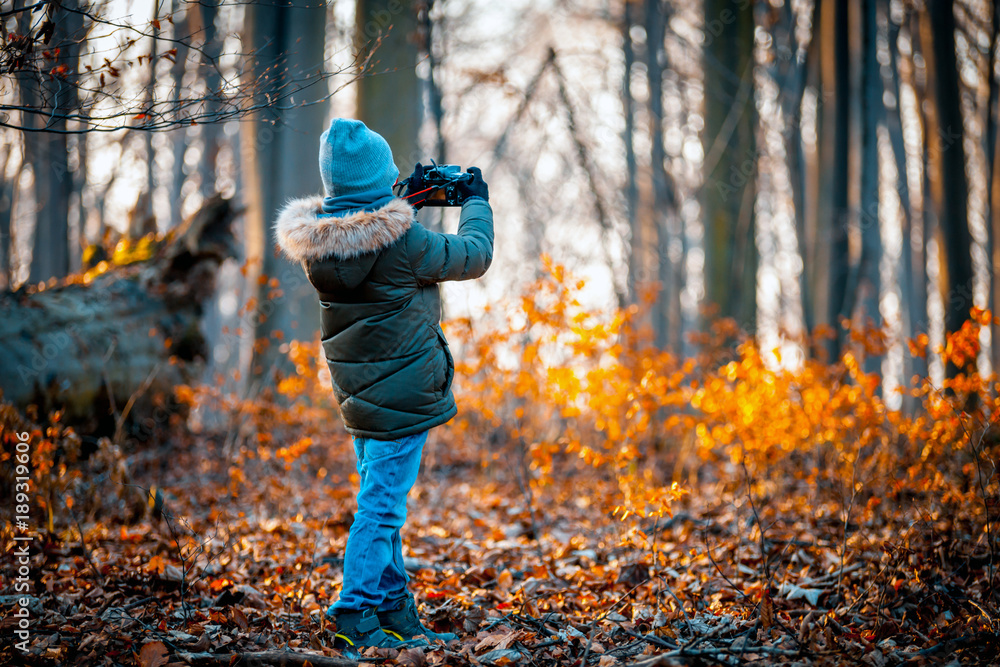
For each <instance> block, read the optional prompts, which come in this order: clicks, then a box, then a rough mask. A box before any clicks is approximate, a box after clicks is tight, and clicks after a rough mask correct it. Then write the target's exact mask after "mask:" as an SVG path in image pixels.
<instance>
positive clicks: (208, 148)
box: [191, 2, 222, 197]
mask: <svg viewBox="0 0 1000 667" xmlns="http://www.w3.org/2000/svg"><path fill="white" fill-rule="evenodd" d="M191 16H192V19H196V18H198V19H200V21H201V28H202V34H203V35H204V36H205V41H204V43H203V46H202V51H204V53H205V56H204V57H205V58H206V59H207V62H203V63H202V66H203V67H204V68H205V89H206V102H205V105H206V111H208V112H210V113H211V112H213V111H215V110H217V109H218V108H219V103H218V99H219V95H220V92H219V87H220V85H221V81H220V78H219V73H218V71H217V70H216V69H215V67H214V66H213V64H212V63H214V62H216V61H217V59H218V57H219V54H220V53H221V51H222V44H221V42H220V41H219V38H218V31H217V30H216V27H215V21H216V17H217V16H218V8H217V7H216V5H214V4H213V3H210V2H206V3H201V4H200V6H199V8H198V10H197V11H196V13H195V14H192V15H191ZM201 141H202V157H201V160H200V162H199V165H198V175H199V180H200V182H201V193H202V195H203V196H205V197H208V196H211V195H212V194H214V193H215V191H216V187H215V181H216V177H217V173H216V169H217V167H218V160H219V148H220V147H221V145H222V127H221V125H220V124H218V123H205V124H203V125H202V126H201Z"/></svg>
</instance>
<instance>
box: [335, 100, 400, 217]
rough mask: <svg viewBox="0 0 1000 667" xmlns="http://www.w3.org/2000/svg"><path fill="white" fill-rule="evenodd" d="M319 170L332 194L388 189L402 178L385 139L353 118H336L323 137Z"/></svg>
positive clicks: (339, 194) (336, 195) (337, 195)
mask: <svg viewBox="0 0 1000 667" xmlns="http://www.w3.org/2000/svg"><path fill="white" fill-rule="evenodd" d="M319 173H320V176H321V177H322V178H323V189H324V190H326V195H327V196H328V197H339V196H341V195H350V194H357V193H359V192H368V191H371V190H377V189H379V188H385V187H388V186H391V185H392V184H393V183H395V182H396V179H397V178H399V170H398V169H396V165H395V164H394V163H393V161H392V149H390V148H389V144H388V143H386V141H385V139H383V138H382V137H381V136H380V135H379V134H377V133H375V132H372V131H371V130H369V129H368V128H367V127H365V124H364V123H362V122H361V121H360V120H353V119H350V118H334V119H333V120H332V121H331V122H330V128H329V129H328V130H327V131H326V132H324V133H323V135H322V136H321V137H320V144H319Z"/></svg>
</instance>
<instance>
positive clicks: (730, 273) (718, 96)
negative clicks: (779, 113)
mask: <svg viewBox="0 0 1000 667" xmlns="http://www.w3.org/2000/svg"><path fill="white" fill-rule="evenodd" d="M704 11H705V17H706V26H707V28H708V31H709V32H708V34H709V35H711V37H710V38H709V40H710V41H709V43H708V46H707V47H706V48H705V53H704V59H705V62H704V70H705V131H704V134H703V143H704V146H705V155H706V158H705V167H704V168H705V185H704V187H703V190H702V192H703V195H702V205H703V207H704V221H705V291H706V299H707V300H708V302H709V303H712V304H715V305H717V306H718V307H719V315H720V316H722V317H732V318H734V319H736V321H737V322H738V323H739V324H740V325H741V326H742V327H743V328H744V329H746V330H748V331H753V330H754V328H755V326H756V325H755V319H756V312H757V289H756V288H757V263H758V262H757V246H756V241H755V224H754V212H753V202H754V199H755V197H754V195H753V192H754V191H755V183H756V166H757V151H756V140H755V137H754V132H755V123H754V118H755V113H754V99H753V88H754V86H753V75H754V72H753V62H754V55H753V53H754V38H753V35H754V16H753V4H752V3H734V2H732V1H731V0H706V1H705V9H704ZM748 190H749V191H750V192H751V194H750V195H746V192H747V191H748Z"/></svg>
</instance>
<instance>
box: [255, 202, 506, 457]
mask: <svg viewBox="0 0 1000 667" xmlns="http://www.w3.org/2000/svg"><path fill="white" fill-rule="evenodd" d="M322 201H323V199H322V197H310V198H304V199H297V200H292V201H291V202H289V203H288V204H287V205H286V206H285V207H284V208H283V209H282V210H281V212H280V213H279V215H278V219H277V221H276V223H275V230H276V232H277V239H278V244H279V246H280V247H281V249H282V250H283V251H284V253H285V254H286V255H287V256H288V257H289V258H290V259H292V260H293V261H297V262H300V263H301V264H302V266H303V268H304V269H305V272H306V276H307V277H308V278H309V282H311V283H312V285H313V287H315V288H316V290H317V291H318V292H319V305H320V309H321V312H320V326H321V330H322V336H323V350H324V352H325V354H326V360H327V363H328V364H329V366H330V375H331V378H332V380H333V393H334V395H335V397H336V399H337V402H338V403H339V404H340V412H341V416H342V417H343V420H344V425H345V426H346V427H347V431H348V432H349V433H351V434H352V435H356V436H362V437H368V438H375V439H379V440H393V439H396V438H401V437H403V436H407V435H413V434H415V433H420V432H422V431H425V430H427V429H429V428H431V427H432V426H437V425H439V424H443V423H445V422H447V421H448V420H450V419H451V418H452V417H454V416H455V413H456V407H455V399H454V397H453V396H452V393H451V385H452V380H453V378H454V374H455V364H454V361H453V360H452V356H451V352H450V351H449V350H448V342H447V340H445V337H444V333H443V332H442V331H441V326H440V313H441V297H440V294H439V291H438V285H437V284H438V283H439V282H442V281H445V280H469V279H472V278H478V277H479V276H481V275H483V274H484V273H486V269H488V268H489V266H490V262H491V261H492V259H493V211H492V209H491V208H490V205H489V204H488V203H487V202H485V201H484V200H482V199H479V198H473V199H469V200H467V201H466V202H465V204H464V205H463V206H462V214H461V221H460V223H459V227H458V233H457V234H440V233H437V232H432V231H430V230H428V229H426V228H425V227H424V226H423V225H421V224H420V223H418V222H416V221H415V220H414V219H413V216H414V210H413V208H411V207H410V205H409V204H407V203H406V202H405V201H403V200H402V199H393V200H392V201H390V202H389V203H388V204H386V205H385V206H383V207H382V208H380V209H377V210H375V211H371V212H367V211H359V212H356V213H351V214H349V215H347V216H344V217H340V218H337V217H329V216H323V215H322V213H321V209H320V207H321V204H322Z"/></svg>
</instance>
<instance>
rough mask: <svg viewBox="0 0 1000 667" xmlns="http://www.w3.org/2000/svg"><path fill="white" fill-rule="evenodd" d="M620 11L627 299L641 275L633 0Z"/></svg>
mask: <svg viewBox="0 0 1000 667" xmlns="http://www.w3.org/2000/svg"><path fill="white" fill-rule="evenodd" d="M623 4H624V7H623V12H622V26H621V33H622V55H623V57H624V60H625V71H624V73H623V75H622V109H623V111H624V116H625V132H624V134H623V136H622V143H624V144H625V215H626V218H627V220H628V228H629V262H628V299H629V301H630V302H631V303H636V302H638V300H639V294H638V287H639V283H640V282H641V281H642V279H643V267H642V261H643V248H642V230H641V228H640V225H639V215H638V208H639V188H638V184H637V183H636V177H637V172H638V170H637V167H636V161H635V99H634V98H633V97H632V67H633V65H635V48H634V45H633V43H632V26H633V25H635V5H636V3H634V2H625V3H623Z"/></svg>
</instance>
